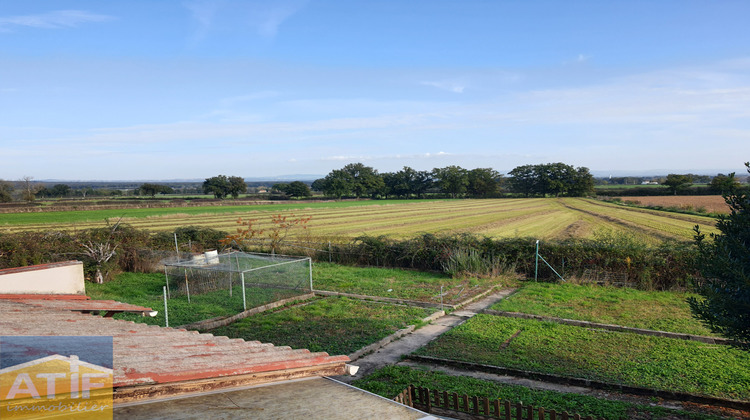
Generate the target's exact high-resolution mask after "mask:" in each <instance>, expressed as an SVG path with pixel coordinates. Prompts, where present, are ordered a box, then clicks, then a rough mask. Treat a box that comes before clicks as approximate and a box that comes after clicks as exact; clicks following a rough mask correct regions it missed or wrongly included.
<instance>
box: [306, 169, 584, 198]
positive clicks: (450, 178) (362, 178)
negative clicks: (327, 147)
mask: <svg viewBox="0 0 750 420" xmlns="http://www.w3.org/2000/svg"><path fill="white" fill-rule="evenodd" d="M508 175H510V176H509V177H508V178H506V177H504V176H503V175H502V174H500V173H499V172H497V171H496V170H494V169H492V168H475V169H464V168H462V167H460V166H456V165H451V166H446V167H444V168H434V169H433V170H431V171H417V170H415V169H413V168H410V167H408V166H404V167H403V169H401V170H400V171H397V172H386V173H382V174H381V173H378V171H377V170H376V169H374V168H372V167H370V166H365V165H363V164H362V163H350V164H348V165H346V166H344V167H343V168H341V169H334V170H333V171H331V172H330V173H329V174H328V175H326V177H325V178H321V179H318V180H315V182H313V183H312V188H313V190H316V191H321V192H323V194H325V195H326V196H329V197H334V198H342V197H356V198H362V197H369V198H390V197H394V198H423V197H424V196H425V194H427V193H442V194H446V195H449V196H450V197H452V198H458V197H491V196H494V195H496V194H498V193H500V192H510V193H516V194H522V195H524V196H546V195H554V196H585V195H588V194H590V193H592V192H593V190H594V177H593V176H592V175H591V173H589V170H588V168H584V167H580V168H574V167H573V166H570V165H567V164H564V163H547V164H539V165H524V166H519V167H517V168H515V169H513V170H512V171H510V172H509V173H508Z"/></svg>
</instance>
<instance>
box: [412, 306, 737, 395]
mask: <svg viewBox="0 0 750 420" xmlns="http://www.w3.org/2000/svg"><path fill="white" fill-rule="evenodd" d="M518 331H520V334H518V335H517V336H516V337H515V338H513V339H512V340H510V339H511V338H512V337H513V335H514V334H516V333H517V332H518ZM508 340H510V342H509V343H508ZM416 354H421V355H426V356H433V357H439V358H446V359H455V360H460V361H467V362H474V363H482V364H489V365H494V366H501V367H508V368H513V369H521V370H528V371H534V372H540V373H549V374H555V375H562V376H568V377H577V378H584V379H592V380H598V381H603V382H608V383H615V384H623V385H630V386H637V387H643V388H649V389H658V390H666V391H677V392H685V393H690V394H697V395H705V396H711V397H718V398H725V399H735V400H742V401H750V369H749V368H748V366H750V353H748V352H743V351H741V350H738V349H736V348H732V347H730V346H724V345H708V344H704V343H698V342H694V341H687V340H676V339H670V338H661V337H650V336H643V335H638V334H632V333H622V332H613V331H603V330H591V329H586V328H581V327H574V326H569V325H562V324H556V323H552V322H543V321H536V320H526V319H514V318H504V317H496V316H491V315H481V314H480V315H477V316H475V317H473V318H471V319H470V320H469V321H467V322H466V323H464V324H462V325H460V326H459V327H457V328H454V329H453V330H451V331H449V332H448V333H446V334H443V335H442V336H441V337H440V338H438V339H437V340H436V341H433V342H432V343H431V344H429V345H428V346H427V347H425V348H422V349H420V350H418V351H417V352H416Z"/></svg>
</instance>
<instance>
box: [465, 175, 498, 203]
mask: <svg viewBox="0 0 750 420" xmlns="http://www.w3.org/2000/svg"><path fill="white" fill-rule="evenodd" d="M501 178H502V175H500V174H499V173H498V172H497V171H495V170H494V169H492V168H476V169H472V170H470V171H469V173H468V180H469V184H468V186H467V191H468V193H469V194H471V195H473V196H474V197H487V196H488V195H490V194H493V193H495V192H497V189H498V187H499V186H500V179H501Z"/></svg>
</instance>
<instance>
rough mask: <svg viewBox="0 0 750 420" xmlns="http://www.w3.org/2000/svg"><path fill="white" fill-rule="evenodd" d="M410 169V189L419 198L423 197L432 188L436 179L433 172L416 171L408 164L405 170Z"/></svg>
mask: <svg viewBox="0 0 750 420" xmlns="http://www.w3.org/2000/svg"><path fill="white" fill-rule="evenodd" d="M407 168H408V169H410V170H411V171H410V174H409V177H408V183H409V189H410V190H411V193H412V194H415V195H416V196H417V198H423V197H424V195H425V194H426V193H427V190H429V189H430V188H432V185H433V184H434V182H435V180H434V179H433V178H432V172H430V171H415V170H414V169H411V168H409V167H408V166H405V167H404V170H406V169H407Z"/></svg>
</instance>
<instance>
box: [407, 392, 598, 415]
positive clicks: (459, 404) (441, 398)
mask: <svg viewBox="0 0 750 420" xmlns="http://www.w3.org/2000/svg"><path fill="white" fill-rule="evenodd" d="M394 400H395V401H397V402H399V403H401V404H404V405H408V406H410V407H416V408H419V409H421V410H422V411H425V412H427V413H432V412H433V411H441V412H443V411H448V412H453V413H456V416H457V417H459V418H476V419H504V420H511V419H516V420H534V419H535V418H536V419H537V420H547V419H549V420H581V419H583V420H595V418H594V417H592V416H586V417H583V416H581V415H580V414H578V413H573V414H569V413H568V412H566V411H563V412H560V413H558V412H557V411H555V410H547V409H545V408H544V407H534V406H533V405H523V404H522V403H520V402H518V403H515V404H511V402H510V401H502V402H501V401H500V400H497V399H493V400H490V399H488V398H486V397H477V396H471V397H470V396H468V395H458V394H457V393H455V392H451V393H449V392H447V391H440V390H437V389H429V388H423V387H415V386H413V385H409V387H408V388H406V389H405V390H403V391H402V392H401V393H400V394H398V395H397V396H396V397H395V398H394ZM514 414H515V415H514ZM598 420H603V419H601V418H600V419H598Z"/></svg>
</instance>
